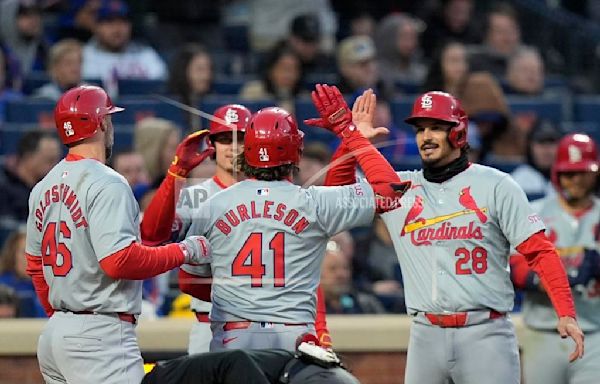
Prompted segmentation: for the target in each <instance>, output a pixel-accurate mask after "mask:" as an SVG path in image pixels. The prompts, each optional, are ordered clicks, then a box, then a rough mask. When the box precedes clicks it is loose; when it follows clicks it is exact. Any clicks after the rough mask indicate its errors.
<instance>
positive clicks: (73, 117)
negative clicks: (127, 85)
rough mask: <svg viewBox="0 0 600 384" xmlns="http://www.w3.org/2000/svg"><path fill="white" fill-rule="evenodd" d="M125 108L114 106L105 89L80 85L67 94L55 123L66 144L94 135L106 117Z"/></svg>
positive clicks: (62, 98) (62, 99)
mask: <svg viewBox="0 0 600 384" xmlns="http://www.w3.org/2000/svg"><path fill="white" fill-rule="evenodd" d="M123 110H124V109H123V108H121V107H116V106H114V105H113V103H112V101H111V100H110V97H108V95H107V94H106V92H105V91H104V89H102V88H100V87H96V86H93V85H80V86H78V87H75V88H72V89H70V90H68V91H67V92H65V93H64V94H63V95H62V96H61V97H60V99H59V100H58V102H57V103H56V107H55V108H54V121H55V122H56V129H57V130H58V135H59V137H60V139H61V140H62V142H63V143H64V144H71V143H75V142H77V141H80V140H83V139H86V138H88V137H92V136H94V134H95V133H96V132H97V131H98V128H99V127H100V124H101V123H102V119H103V118H104V116H106V115H109V114H111V113H115V112H121V111H123Z"/></svg>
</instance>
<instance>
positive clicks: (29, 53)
mask: <svg viewBox="0 0 600 384" xmlns="http://www.w3.org/2000/svg"><path fill="white" fill-rule="evenodd" d="M43 32H44V26H43V24H42V9H41V7H40V5H39V3H38V1H37V0H4V1H2V2H1V4H0V41H2V43H3V44H4V46H5V47H6V49H8V51H9V52H10V54H11V55H13V56H14V57H15V58H16V59H17V60H18V62H19V71H20V74H21V75H22V76H26V75H27V74H29V73H30V72H31V71H41V70H44V68H45V62H46V54H47V51H48V47H47V44H46V41H45V39H44V35H43Z"/></svg>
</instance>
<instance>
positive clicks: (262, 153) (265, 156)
mask: <svg viewBox="0 0 600 384" xmlns="http://www.w3.org/2000/svg"><path fill="white" fill-rule="evenodd" d="M258 160H259V161H263V162H267V161H269V153H268V152H267V148H263V147H261V148H259V149H258Z"/></svg>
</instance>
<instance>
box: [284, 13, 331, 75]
mask: <svg viewBox="0 0 600 384" xmlns="http://www.w3.org/2000/svg"><path fill="white" fill-rule="evenodd" d="M319 23H320V21H319V17H318V16H317V15H315V14H312V13H310V14H306V15H299V16H296V17H295V18H294V19H293V20H292V24H291V27H290V34H289V36H288V38H287V41H286V44H287V45H288V46H289V47H290V48H292V50H293V51H294V52H295V53H296V55H298V57H299V58H300V61H301V62H302V72H303V73H304V74H305V75H310V74H317V75H318V74H321V73H329V72H332V68H333V62H332V59H331V57H329V56H328V55H325V54H324V53H323V52H322V51H321V46H320V43H321V25H320V24H319Z"/></svg>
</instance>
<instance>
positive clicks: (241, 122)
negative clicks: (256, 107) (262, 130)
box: [210, 104, 252, 136]
mask: <svg viewBox="0 0 600 384" xmlns="http://www.w3.org/2000/svg"><path fill="white" fill-rule="evenodd" d="M214 116H215V117H216V118H217V119H219V120H222V122H219V121H215V120H211V121H210V136H212V135H216V134H217V133H222V132H233V131H238V132H245V131H246V126H247V125H248V122H249V121H250V117H252V112H250V110H249V109H248V108H246V107H244V106H243V105H240V104H227V105H224V106H222V107H219V108H217V110H216V111H215V113H214Z"/></svg>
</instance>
